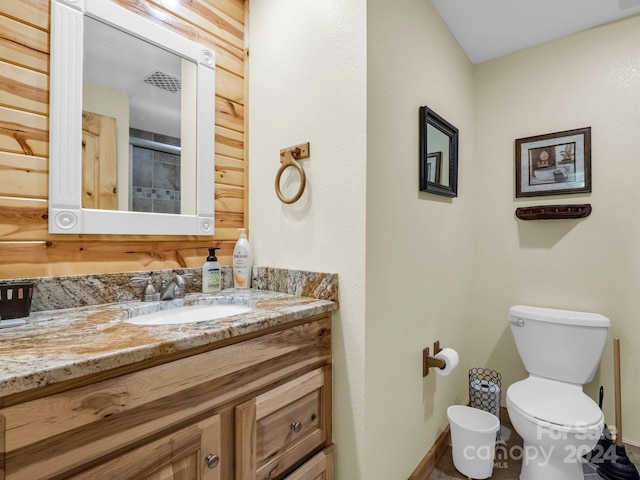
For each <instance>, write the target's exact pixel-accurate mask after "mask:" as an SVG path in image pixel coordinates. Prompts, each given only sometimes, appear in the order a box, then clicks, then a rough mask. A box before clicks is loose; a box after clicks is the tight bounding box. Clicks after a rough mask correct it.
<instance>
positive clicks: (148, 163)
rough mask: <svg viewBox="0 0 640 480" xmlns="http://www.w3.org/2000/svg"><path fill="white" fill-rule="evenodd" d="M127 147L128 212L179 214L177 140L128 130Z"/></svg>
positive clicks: (178, 141)
mask: <svg viewBox="0 0 640 480" xmlns="http://www.w3.org/2000/svg"><path fill="white" fill-rule="evenodd" d="M129 143H130V145H129V149H130V158H131V162H130V165H131V175H130V176H129V178H130V179H131V185H130V187H131V188H130V192H131V195H130V198H129V203H130V205H129V207H130V210H132V211H134V212H153V213H177V214H179V213H181V206H180V200H181V194H180V151H181V148H180V139H179V138H175V137H169V136H167V135H160V134H154V133H151V132H144V131H141V130H137V129H131V132H130V137H129Z"/></svg>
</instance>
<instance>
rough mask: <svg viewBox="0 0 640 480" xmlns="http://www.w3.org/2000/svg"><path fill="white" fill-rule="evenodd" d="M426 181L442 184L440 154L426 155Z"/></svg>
mask: <svg viewBox="0 0 640 480" xmlns="http://www.w3.org/2000/svg"><path fill="white" fill-rule="evenodd" d="M427 181H428V182H432V183H442V152H433V153H429V154H427Z"/></svg>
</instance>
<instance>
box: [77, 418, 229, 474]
mask: <svg viewBox="0 0 640 480" xmlns="http://www.w3.org/2000/svg"><path fill="white" fill-rule="evenodd" d="M221 444H222V430H221V420H220V415H215V416H213V417H211V418H207V419H206V420H203V421H201V422H199V423H195V424H193V425H190V426H188V427H186V428H183V429H181V430H178V431H176V432H173V433H171V434H168V435H166V436H164V437H162V438H159V439H158V440H156V441H154V442H151V443H148V444H146V445H143V446H141V447H139V448H136V449H134V450H130V451H128V452H126V453H124V454H122V455H120V456H118V457H116V458H114V459H112V460H109V461H107V462H105V463H102V464H100V465H98V466H96V467H93V468H91V469H89V470H85V471H83V472H81V473H79V474H76V475H74V476H72V477H70V478H71V479H73V480H107V479H109V480H113V479H114V478H117V479H118V480H227V479H223V478H222V473H221V472H222V459H221V458H220V457H221V448H222V445H221ZM216 457H217V459H216Z"/></svg>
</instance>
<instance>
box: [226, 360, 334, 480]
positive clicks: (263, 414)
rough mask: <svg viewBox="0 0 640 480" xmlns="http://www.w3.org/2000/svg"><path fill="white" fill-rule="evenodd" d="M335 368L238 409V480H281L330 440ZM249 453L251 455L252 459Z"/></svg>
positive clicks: (319, 371)
mask: <svg viewBox="0 0 640 480" xmlns="http://www.w3.org/2000/svg"><path fill="white" fill-rule="evenodd" d="M330 402H331V368H330V367H326V368H319V369H317V370H314V371H312V372H309V373H307V374H304V375H301V376H300V377H298V378H296V379H294V380H291V381H290V382H288V383H285V384H284V385H281V386H279V387H276V388H274V389H272V390H270V391H268V392H266V393H264V394H262V395H259V396H257V397H256V398H253V399H251V400H250V401H248V402H246V403H244V404H242V405H239V406H238V407H237V409H236V420H237V423H236V428H237V431H236V433H237V436H236V439H237V442H238V445H237V448H236V451H237V452H244V453H245V454H244V455H243V457H242V458H239V459H236V466H237V472H236V473H237V477H238V480H272V479H276V478H282V476H283V475H284V474H285V473H287V472H288V471H290V470H291V468H292V467H294V466H295V465H298V464H300V463H301V462H302V461H304V459H305V458H306V457H308V456H309V455H310V454H312V453H313V452H314V451H316V450H317V449H318V448H320V447H322V446H323V445H325V444H326V443H327V442H328V441H329V440H330V425H331V418H330V407H331V405H330ZM249 452H250V454H248V453H249Z"/></svg>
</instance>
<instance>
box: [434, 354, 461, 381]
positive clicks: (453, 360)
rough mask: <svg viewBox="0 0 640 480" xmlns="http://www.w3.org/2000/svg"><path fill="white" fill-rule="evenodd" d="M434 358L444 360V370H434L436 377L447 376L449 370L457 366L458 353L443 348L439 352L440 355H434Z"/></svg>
mask: <svg viewBox="0 0 640 480" xmlns="http://www.w3.org/2000/svg"><path fill="white" fill-rule="evenodd" d="M435 358H439V359H440V360H444V363H445V365H444V368H436V369H434V370H435V371H436V373H437V374H438V375H449V374H450V373H451V370H453V369H454V368H456V367H457V366H458V361H459V358H458V352H456V351H455V350H454V349H453V348H443V349H442V350H440V353H437V354H436V355H435Z"/></svg>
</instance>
